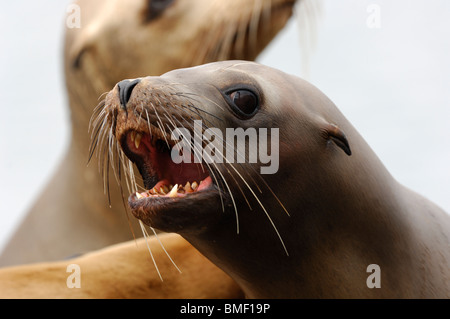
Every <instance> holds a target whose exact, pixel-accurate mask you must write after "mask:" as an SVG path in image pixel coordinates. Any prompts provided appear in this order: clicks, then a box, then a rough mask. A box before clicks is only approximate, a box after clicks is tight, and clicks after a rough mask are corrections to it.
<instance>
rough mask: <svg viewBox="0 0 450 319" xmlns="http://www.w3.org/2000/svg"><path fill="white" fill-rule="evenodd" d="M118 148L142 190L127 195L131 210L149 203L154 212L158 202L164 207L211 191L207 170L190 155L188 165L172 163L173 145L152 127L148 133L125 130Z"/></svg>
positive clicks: (172, 142) (210, 179) (211, 184)
mask: <svg viewBox="0 0 450 319" xmlns="http://www.w3.org/2000/svg"><path fill="white" fill-rule="evenodd" d="M121 145H122V149H123V151H124V153H125V154H126V155H127V157H128V158H129V159H130V160H131V161H132V162H134V163H135V164H136V166H137V168H138V170H139V172H140V174H141V176H142V179H143V183H144V187H145V188H146V190H145V191H143V192H136V193H134V194H131V196H130V198H129V201H130V202H133V206H134V207H137V206H143V205H145V206H148V205H149V204H151V205H153V209H155V208H157V207H155V206H157V205H158V204H161V203H164V204H165V205H167V204H168V203H170V202H171V201H172V202H173V201H179V200H185V199H188V198H189V197H190V196H194V195H196V194H198V193H202V192H207V191H211V190H213V182H212V178H211V176H210V174H209V172H208V170H207V167H206V166H205V165H203V164H202V163H195V162H194V155H193V154H191V161H190V163H188V162H183V161H182V162H181V163H179V164H177V163H175V162H174V161H173V160H172V151H173V148H174V147H176V146H175V142H174V141H172V140H170V138H169V137H167V136H165V134H164V133H163V132H161V131H160V130H159V129H158V128H155V127H152V128H151V132H142V131H135V130H129V131H127V132H126V133H125V134H124V135H123V137H122V138H121ZM177 151H178V149H177Z"/></svg>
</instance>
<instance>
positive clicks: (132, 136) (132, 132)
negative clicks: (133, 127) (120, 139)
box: [130, 131, 136, 142]
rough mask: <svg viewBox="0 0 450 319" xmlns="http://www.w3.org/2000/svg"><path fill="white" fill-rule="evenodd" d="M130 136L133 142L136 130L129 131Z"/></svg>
mask: <svg viewBox="0 0 450 319" xmlns="http://www.w3.org/2000/svg"><path fill="white" fill-rule="evenodd" d="M130 137H131V140H132V141H133V142H134V138H135V137H136V132H135V131H131V134H130Z"/></svg>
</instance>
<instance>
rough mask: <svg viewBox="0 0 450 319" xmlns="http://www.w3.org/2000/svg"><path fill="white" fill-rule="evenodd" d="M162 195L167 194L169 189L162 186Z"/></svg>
mask: <svg viewBox="0 0 450 319" xmlns="http://www.w3.org/2000/svg"><path fill="white" fill-rule="evenodd" d="M163 190H164V194H167V193H168V192H169V188H168V187H167V186H166V185H163Z"/></svg>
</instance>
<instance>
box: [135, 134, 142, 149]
mask: <svg viewBox="0 0 450 319" xmlns="http://www.w3.org/2000/svg"><path fill="white" fill-rule="evenodd" d="M141 138H142V134H141V133H137V134H136V137H135V140H134V146H136V148H139V145H140V144H141Z"/></svg>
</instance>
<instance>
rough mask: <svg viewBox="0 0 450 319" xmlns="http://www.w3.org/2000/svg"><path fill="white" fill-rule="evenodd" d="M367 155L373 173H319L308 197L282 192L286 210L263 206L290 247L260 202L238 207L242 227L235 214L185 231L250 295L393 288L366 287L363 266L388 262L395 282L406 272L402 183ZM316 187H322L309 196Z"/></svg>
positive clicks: (334, 294) (346, 293) (289, 295)
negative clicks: (202, 229)
mask: <svg viewBox="0 0 450 319" xmlns="http://www.w3.org/2000/svg"><path fill="white" fill-rule="evenodd" d="M355 157H357V155H356V156H355ZM375 158H376V157H375ZM352 160H355V159H352ZM356 160H358V161H359V160H361V159H356ZM371 161H372V163H371V165H372V166H371V168H372V169H376V174H365V173H364V172H361V174H356V175H354V176H353V179H351V181H350V179H349V178H348V176H352V175H346V174H340V175H339V176H341V177H339V176H334V179H333V178H332V182H333V187H330V179H329V177H330V175H329V174H326V173H325V174H322V175H320V174H316V175H314V176H315V177H314V187H315V188H313V187H309V188H308V189H309V190H310V192H309V193H307V196H305V197H307V198H303V199H300V198H298V195H297V196H295V194H286V196H285V198H280V199H281V200H282V202H283V203H284V204H285V205H286V206H287V209H288V211H289V212H290V215H291V216H290V217H289V216H287V215H286V214H285V212H284V211H283V210H281V209H280V207H279V205H278V204H277V203H275V202H274V201H273V203H269V204H268V205H266V209H267V211H268V212H269V213H270V216H271V218H272V219H273V221H274V224H275V225H276V227H277V229H278V231H279V233H280V236H281V238H282V240H283V242H284V244H285V246H286V249H287V252H288V254H287V253H286V252H285V250H284V248H283V245H282V244H281V242H280V239H279V238H278V236H277V235H276V232H275V231H274V229H273V228H272V226H271V224H270V223H269V222H268V220H267V219H266V217H265V215H264V212H263V211H260V210H257V209H256V210H255V209H254V210H252V211H251V210H248V209H242V208H240V209H239V223H240V233H239V234H237V233H236V222H235V219H234V216H233V217H229V218H226V219H224V220H223V221H221V223H220V224H219V225H217V227H213V228H211V229H209V230H208V231H207V232H205V233H203V234H202V235H200V236H189V235H186V236H185V238H186V239H187V240H188V241H190V242H191V243H192V244H193V245H194V246H195V247H196V248H197V249H199V250H200V252H202V253H203V254H204V255H205V256H207V257H208V258H209V259H210V260H211V261H212V262H214V263H215V264H216V265H218V266H219V267H221V268H222V269H223V270H224V271H225V272H227V273H228V274H229V275H230V276H231V277H232V278H234V279H235V280H236V282H238V284H239V285H240V286H241V288H242V289H243V291H244V292H245V293H246V296H247V297H250V298H297V297H308V298H323V297H356V296H365V295H367V294H376V293H379V294H382V293H386V292H388V291H391V290H390V289H388V288H386V289H383V291H381V292H380V290H379V289H378V290H376V289H375V290H373V289H368V287H367V285H366V280H367V277H368V276H369V274H368V273H367V272H366V269H367V266H369V265H370V264H379V265H380V266H381V267H383V266H387V265H389V266H390V272H391V275H393V278H397V279H396V280H397V282H398V280H401V279H400V278H405V276H407V274H406V273H407V271H405V267H407V263H408V262H409V261H410V259H411V254H410V252H409V251H407V250H405V249H404V248H405V247H408V245H407V243H406V241H407V240H410V239H408V238H404V235H405V233H406V234H409V232H410V230H409V229H408V226H407V224H408V223H407V216H406V214H405V213H406V212H404V211H403V210H402V208H401V207H403V206H404V205H403V204H402V203H401V201H400V200H399V199H398V198H399V197H398V196H397V195H396V194H398V193H399V192H401V191H402V187H401V186H400V185H399V184H398V183H397V182H396V181H395V180H394V179H393V178H392V177H391V176H390V175H389V173H388V172H387V171H386V170H385V168H384V167H383V166H382V164H381V163H379V162H378V160H376V161H377V162H374V160H373V159H371ZM358 167H360V165H358ZM355 169H356V167H355ZM350 170H352V169H350ZM352 171H354V172H357V170H352ZM369 173H370V172H369ZM330 174H331V173H330ZM293 176H306V175H297V174H293ZM318 176H320V177H318ZM313 189H320V190H325V191H326V194H322V193H321V194H317V195H316V196H314V195H313V194H312V190H313ZM296 191H298V190H296ZM301 193H302V192H301ZM303 193H304V192H303ZM240 207H245V205H240ZM393 211H395V212H396V213H395V214H393V213H392V212H393ZM231 215H232V214H230V216H231ZM399 229H400V232H399ZM399 256H402V257H399ZM392 265H394V266H395V267H393V266H392ZM403 266H404V267H403ZM406 269H407V268H406ZM405 280H407V277H406V279H405ZM392 289H395V287H394V288H392ZM371 296H375V297H376V296H378V297H380V296H382V295H371Z"/></svg>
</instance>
